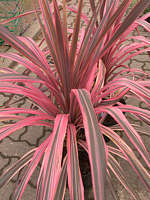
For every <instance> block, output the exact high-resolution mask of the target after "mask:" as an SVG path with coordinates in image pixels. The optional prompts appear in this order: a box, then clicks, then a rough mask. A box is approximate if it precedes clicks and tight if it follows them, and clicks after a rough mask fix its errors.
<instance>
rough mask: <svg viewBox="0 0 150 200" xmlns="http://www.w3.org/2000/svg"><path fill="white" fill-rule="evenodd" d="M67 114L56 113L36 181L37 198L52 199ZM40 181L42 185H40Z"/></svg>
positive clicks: (58, 171)
mask: <svg viewBox="0 0 150 200" xmlns="http://www.w3.org/2000/svg"><path fill="white" fill-rule="evenodd" d="M67 125H68V115H57V117H56V119H55V123H54V129H53V132H52V134H51V141H50V143H49V144H48V147H47V149H46V151H45V155H44V158H43V163H42V167H41V173H40V176H39V182H38V190H39V191H38V194H37V195H38V197H39V199H44V200H49V199H54V195H55V191H56V188H57V184H58V180H57V179H59V177H60V171H61V160H62V150H63V142H64V138H65V135H66V131H67ZM41 182H42V185H41Z"/></svg>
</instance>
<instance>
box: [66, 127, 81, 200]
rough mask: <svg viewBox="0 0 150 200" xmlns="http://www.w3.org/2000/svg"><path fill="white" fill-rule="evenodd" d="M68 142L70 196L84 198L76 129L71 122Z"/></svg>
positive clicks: (74, 198) (73, 198) (73, 199)
mask: <svg viewBox="0 0 150 200" xmlns="http://www.w3.org/2000/svg"><path fill="white" fill-rule="evenodd" d="M67 142H68V144H67V147H68V148H67V149H68V163H67V172H68V186H69V191H70V198H71V199H72V200H76V199H84V187H83V182H82V177H81V171H80V166H79V157H78V148H77V141H76V129H75V126H74V125H73V124H69V126H68V137H67Z"/></svg>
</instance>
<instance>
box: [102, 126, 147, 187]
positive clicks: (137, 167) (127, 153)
mask: <svg viewBox="0 0 150 200" xmlns="http://www.w3.org/2000/svg"><path fill="white" fill-rule="evenodd" d="M100 130H101V131H102V133H103V134H104V135H106V136H107V137H109V139H110V140H112V142H113V143H114V144H115V145H116V146H117V147H118V148H119V150H120V152H121V153H122V154H123V155H124V157H125V159H126V160H127V161H128V162H129V164H130V165H131V167H132V168H133V170H134V171H135V172H136V174H137V175H138V176H139V178H140V180H141V181H142V182H143V183H144V185H145V187H146V188H147V189H148V190H149V191H150V175H149V173H148V172H147V171H146V169H145V168H144V167H143V165H142V164H141V163H140V161H139V160H138V159H137V157H136V155H135V154H134V152H133V151H132V149H131V148H130V147H129V146H128V145H127V144H126V143H125V142H124V141H123V140H122V138H121V137H120V136H118V134H117V133H116V132H114V131H113V130H112V129H110V128H108V127H105V126H102V125H101V124H100Z"/></svg>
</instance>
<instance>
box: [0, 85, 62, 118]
mask: <svg viewBox="0 0 150 200" xmlns="http://www.w3.org/2000/svg"><path fill="white" fill-rule="evenodd" d="M28 87H30V88H25V87H22V86H18V85H15V84H12V83H5V82H4V83H1V84H0V92H8V93H12V94H21V95H24V96H27V97H28V98H30V100H31V101H33V102H34V103H36V104H37V105H39V106H40V107H41V108H42V109H44V110H45V111H46V112H49V113H51V114H52V115H53V116H55V115H56V113H58V112H59V110H58V108H57V107H56V106H55V105H54V104H53V103H52V102H51V100H50V99H49V98H48V97H47V96H46V95H45V94H44V93H43V92H41V90H40V89H38V88H37V87H35V86H33V85H31V84H30V85H29V84H28Z"/></svg>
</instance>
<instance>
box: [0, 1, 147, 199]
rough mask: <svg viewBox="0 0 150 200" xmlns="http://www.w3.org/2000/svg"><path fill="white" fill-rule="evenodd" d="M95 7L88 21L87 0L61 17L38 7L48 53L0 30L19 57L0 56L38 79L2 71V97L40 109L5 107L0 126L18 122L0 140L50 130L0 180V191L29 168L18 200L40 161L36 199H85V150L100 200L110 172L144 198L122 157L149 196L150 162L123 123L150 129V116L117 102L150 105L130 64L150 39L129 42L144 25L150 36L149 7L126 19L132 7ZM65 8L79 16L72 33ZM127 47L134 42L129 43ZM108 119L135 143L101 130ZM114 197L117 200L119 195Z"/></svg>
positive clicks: (50, 6)
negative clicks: (137, 101) (131, 99)
mask: <svg viewBox="0 0 150 200" xmlns="http://www.w3.org/2000/svg"><path fill="white" fill-rule="evenodd" d="M120 2H121V3H120ZM89 3H90V6H91V10H92V17H91V18H90V19H89V18H88V17H87V16H86V15H85V14H84V13H83V12H82V8H83V6H84V0H79V4H78V8H77V10H76V9H74V8H70V7H67V5H66V1H65V0H63V4H62V8H63V9H62V10H61V11H60V9H59V6H58V2H57V1H56V0H52V3H50V2H49V0H39V8H38V9H37V8H35V9H34V11H33V12H35V13H36V15H37V18H38V20H39V23H40V26H41V30H42V33H43V39H44V41H45V42H46V44H47V47H46V51H43V50H41V48H40V46H38V45H37V44H36V43H35V42H34V41H33V40H32V39H31V38H24V37H18V36H15V35H14V34H13V33H10V32H9V31H8V30H7V29H5V28H4V27H3V26H2V25H0V38H3V39H4V40H5V41H6V42H7V43H8V44H9V45H11V46H12V47H13V48H15V49H16V50H17V52H18V53H0V57H4V58H8V59H11V60H13V61H16V62H18V63H19V64H21V65H22V66H24V67H25V68H26V69H28V70H29V72H32V73H34V76H27V75H24V74H19V73H18V72H16V71H15V70H13V69H9V68H1V69H0V92H3V93H12V94H13V95H14V94H17V95H23V96H25V97H26V98H28V99H29V100H30V101H31V102H32V103H33V104H34V105H36V107H37V109H36V110H35V109H34V108H33V106H32V107H31V108H28V109H26V108H17V107H12V106H11V105H10V106H9V107H7V108H5V107H2V108H1V110H0V120H1V121H5V120H6V121H8V120H10V119H13V120H14V123H13V124H7V125H5V126H2V127H1V129H0V140H2V139H4V138H5V137H7V136H9V135H10V134H15V133H14V132H15V131H17V130H19V129H21V128H23V127H25V126H39V125H40V126H47V127H49V128H51V130H52V131H51V132H50V133H49V137H48V138H47V139H46V140H45V141H44V142H43V143H41V144H40V145H39V146H38V147H37V148H36V149H33V150H32V151H30V152H28V153H27V154H26V155H25V156H24V157H22V158H21V159H20V160H18V161H17V162H16V163H15V164H14V165H13V166H11V167H10V168H9V169H8V170H7V171H6V172H5V173H4V174H3V175H2V177H1V178H0V186H2V185H4V184H5V183H7V182H8V181H9V180H10V179H11V178H12V177H13V176H14V175H16V173H17V172H18V171H20V170H21V169H22V168H24V167H25V166H27V168H26V171H25V173H24V175H23V176H22V179H21V181H20V182H19V184H18V186H17V188H16V191H15V194H14V198H15V199H21V197H22V194H23V192H24V190H25V188H26V186H27V183H28V181H29V179H30V178H31V176H32V174H33V172H34V170H35V169H36V167H37V165H38V163H39V162H40V161H41V160H42V166H41V171H40V174H39V178H38V183H37V199H38V200H40V199H45V200H48V199H55V200H56V199H58V200H60V199H64V195H65V190H66V187H67V185H68V188H69V193H70V199H84V189H85V188H84V184H83V181H82V174H81V170H80V163H79V154H80V149H81V148H82V151H86V152H87V153H88V156H89V162H90V169H91V177H92V178H91V179H92V185H93V194H94V198H95V200H104V199H105V194H104V191H105V187H104V186H105V182H106V180H107V181H108V180H110V177H111V175H112V173H113V174H114V175H115V176H116V177H117V179H118V180H119V181H120V182H121V184H122V185H123V186H124V188H125V189H126V190H127V191H128V193H129V194H130V195H131V197H132V198H133V199H137V198H138V197H137V195H136V194H135V193H134V192H133V190H132V188H131V186H130V185H129V184H128V181H127V179H126V172H125V171H123V169H122V167H121V165H120V164H119V162H118V161H117V159H116V156H117V157H119V158H121V159H124V160H126V162H128V163H129V164H130V166H131V168H132V169H133V171H134V172H135V173H136V174H137V176H138V177H139V180H140V181H142V183H143V184H144V185H145V188H146V189H147V190H148V191H150V174H149V173H148V171H147V170H146V168H144V166H145V165H146V167H147V168H148V169H150V155H149V152H148V151H147V149H146V147H145V145H144V143H143V141H142V138H141V136H140V134H139V132H138V131H137V130H136V129H135V127H134V126H133V125H132V124H130V122H129V121H128V119H127V118H126V116H125V113H129V114H132V115H133V116H135V118H138V119H140V120H142V121H144V122H145V123H147V124H150V111H148V110H145V109H141V108H138V107H135V106H131V105H123V104H121V103H120V102H119V101H120V99H121V98H124V97H126V96H128V97H132V96H134V97H135V98H137V99H141V100H142V101H143V102H144V103H145V104H146V105H148V106H149V105H150V89H149V86H150V81H149V80H146V79H145V78H144V77H148V76H150V75H149V74H146V73H144V72H143V71H140V70H138V69H131V68H130V67H129V66H127V65H126V64H125V62H126V61H128V60H130V59H131V58H132V57H134V56H135V55H138V54H140V53H143V52H146V51H150V40H148V39H147V38H145V37H144V36H141V35H136V36H131V35H130V36H129V34H130V33H131V32H132V31H134V30H137V29H138V27H139V26H142V27H143V28H144V29H145V30H146V31H148V32H150V25H149V24H148V23H147V22H146V21H145V20H144V19H145V18H144V16H143V17H141V18H140V17H139V16H140V15H141V13H142V12H143V11H144V9H145V8H146V7H148V6H149V5H150V1H147V0H140V1H139V3H138V4H137V5H136V6H135V7H134V8H133V9H132V11H131V12H130V13H129V14H128V16H126V15H125V13H126V11H127V9H128V7H129V5H130V3H131V0H122V1H119V0H99V1H94V0H89ZM67 9H69V10H71V12H75V13H76V20H75V24H74V27H73V29H72V30H70V29H69V28H68V27H67V15H66V10H67ZM60 12H62V14H63V15H61V13H60ZM29 13H31V12H29ZM29 13H28V14H29ZM40 14H41V15H40ZM147 15H148V14H147ZM147 15H146V17H147ZM81 21H84V22H85V24H86V28H81V26H80V25H81ZM4 23H5V22H2V24H4ZM128 40H132V41H133V42H132V43H127V41H128ZM47 55H49V56H51V59H52V61H53V63H48V61H47V59H46V58H47ZM20 83H22V84H20ZM107 114H109V115H110V116H111V117H112V118H113V119H114V120H115V121H116V123H117V124H118V128H119V129H121V131H122V133H123V134H125V135H126V136H127V137H128V139H129V141H128V143H129V144H127V143H126V142H125V141H124V140H123V138H122V137H121V136H120V135H119V134H118V131H116V130H114V128H113V127H108V126H107V125H104V124H103V122H104V120H105V117H106V116H107ZM81 130H84V131H81ZM81 134H82V136H81ZM103 136H107V137H108V138H109V139H110V141H111V142H112V144H113V145H112V146H111V143H106V142H105V140H104V137H103ZM130 143H132V145H133V146H134V147H135V149H136V150H137V152H138V153H139V155H140V156H141V158H142V159H143V161H142V162H141V161H139V160H138V158H137V156H136V155H135V153H134V152H133V150H132V149H131V147H130ZM64 149H66V154H65V155H63V152H64ZM42 158H43V159H42ZM143 163H144V164H143ZM67 183H68V184H67ZM110 188H111V184H110ZM112 194H113V195H114V198H117V196H115V193H114V192H113V191H112Z"/></svg>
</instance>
